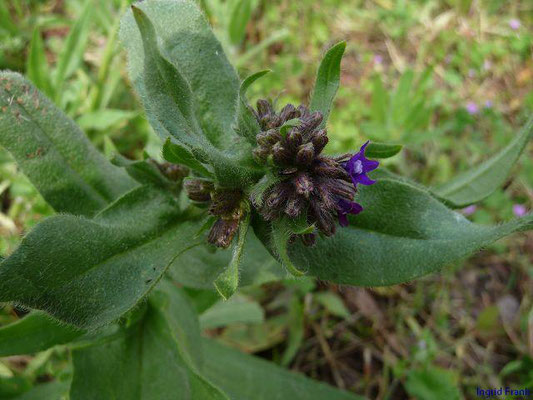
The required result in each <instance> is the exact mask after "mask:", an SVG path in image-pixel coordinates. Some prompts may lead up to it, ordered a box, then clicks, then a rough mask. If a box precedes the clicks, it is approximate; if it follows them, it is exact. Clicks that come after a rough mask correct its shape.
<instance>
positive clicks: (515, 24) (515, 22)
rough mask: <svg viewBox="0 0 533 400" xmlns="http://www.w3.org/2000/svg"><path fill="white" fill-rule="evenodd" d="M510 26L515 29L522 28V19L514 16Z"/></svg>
mask: <svg viewBox="0 0 533 400" xmlns="http://www.w3.org/2000/svg"><path fill="white" fill-rule="evenodd" d="M509 26H510V27H511V29H512V30H513V31H517V30H518V29H520V27H521V26H522V24H521V23H520V20H518V19H516V18H513V19H511V20H510V21H509Z"/></svg>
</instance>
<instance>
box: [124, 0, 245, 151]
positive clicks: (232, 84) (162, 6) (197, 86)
mask: <svg viewBox="0 0 533 400" xmlns="http://www.w3.org/2000/svg"><path fill="white" fill-rule="evenodd" d="M136 6H137V7H138V8H139V9H141V10H142V11H144V13H145V14H146V15H147V16H148V18H149V19H150V21H152V23H153V24H154V27H155V31H156V32H157V35H158V37H159V38H160V40H161V45H162V53H163V54H165V56H167V57H168V60H169V61H170V62H171V63H172V64H173V65H174V66H175V67H176V68H178V69H179V72H180V73H181V75H183V77H184V78H185V79H186V80H187V82H188V83H189V85H190V87H191V90H192V93H193V97H194V103H195V114H196V117H197V119H198V120H199V121H200V125H201V127H202V129H203V130H204V132H205V134H206V135H207V136H208V139H209V141H210V142H211V143H213V144H214V145H216V146H218V147H226V146H228V145H229V144H230V143H231V142H232V136H233V135H232V134H231V133H232V132H233V130H232V128H231V126H232V124H233V121H234V117H235V106H236V104H237V96H238V90H239V79H238V77H237V74H236V73H235V71H234V69H233V67H232V66H231V65H230V63H229V62H228V60H227V58H226V56H225V54H224V51H223V50H222V46H221V45H220V43H219V42H218V41H217V40H216V38H215V36H214V35H213V33H212V32H211V29H210V27H209V25H208V23H207V22H206V21H205V19H204V17H203V15H202V13H201V11H200V10H199V9H198V7H197V6H196V4H195V3H194V2H191V1H186V0H178V1H175V0H162V1H150V2H143V3H137V5H136ZM120 37H121V40H122V43H123V44H124V46H125V47H126V50H127V52H128V59H129V72H130V79H131V80H132V82H133V84H134V86H135V88H136V90H137V92H138V93H139V95H140V96H141V99H142V100H143V103H144V104H145V106H146V103H147V101H146V100H147V92H146V90H147V87H146V85H147V82H145V80H144V79H145V78H144V76H143V69H144V51H143V44H142V39H141V35H140V33H139V30H138V28H137V25H136V24H135V21H134V18H133V15H132V13H131V12H128V13H127V14H126V16H125V17H124V18H123V20H122V24H121V30H120ZM149 114H150V113H149ZM150 122H151V123H152V126H154V129H155V130H156V131H157V130H158V123H157V121H153V119H151V121H150ZM154 122H155V125H154ZM159 125H160V124H159ZM163 136H164V135H163Z"/></svg>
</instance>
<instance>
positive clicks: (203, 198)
mask: <svg viewBox="0 0 533 400" xmlns="http://www.w3.org/2000/svg"><path fill="white" fill-rule="evenodd" d="M184 187H185V191H186V192H187V196H188V197H189V199H191V200H192V201H198V202H207V201H210V200H211V192H212V191H213V190H214V189H215V186H214V185H213V182H210V181H206V180H204V179H189V180H187V181H185V183H184Z"/></svg>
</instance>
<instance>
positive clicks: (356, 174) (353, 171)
mask: <svg viewBox="0 0 533 400" xmlns="http://www.w3.org/2000/svg"><path fill="white" fill-rule="evenodd" d="M368 143H369V142H368V141H367V142H366V143H365V144H363V145H362V146H361V149H360V150H359V152H357V153H355V154H354V155H353V156H352V157H351V158H350V159H349V160H348V161H346V162H345V163H343V165H342V166H343V167H344V169H345V170H346V172H348V175H350V178H351V180H352V183H353V186H354V187H355V188H357V185H358V184H359V183H360V184H361V185H372V184H374V183H376V181H375V180H372V179H370V178H369V177H368V175H367V173H368V172H370V171H373V170H375V169H376V168H377V167H378V166H379V162H378V161H374V160H369V159H367V158H366V157H365V149H366V146H368ZM361 211H363V207H362V206H361V205H360V204H358V203H356V202H354V201H348V200H346V199H343V198H339V199H338V200H337V212H338V215H339V223H340V225H341V226H348V217H347V215H348V214H359V213H360V212H361Z"/></svg>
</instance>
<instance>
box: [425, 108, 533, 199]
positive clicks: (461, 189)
mask: <svg viewBox="0 0 533 400" xmlns="http://www.w3.org/2000/svg"><path fill="white" fill-rule="evenodd" d="M532 137H533V117H532V118H530V119H529V121H528V122H527V123H526V125H525V126H524V127H523V128H522V130H521V131H520V133H519V134H518V135H517V136H516V137H515V138H514V139H513V140H512V141H511V143H509V144H508V145H507V146H506V147H505V148H504V149H502V150H501V151H500V152H499V153H498V154H496V155H494V156H493V157H491V158H489V159H488V160H486V161H485V162H483V163H481V164H479V165H478V166H476V167H474V168H472V169H470V170H468V171H465V172H463V173H462V174H459V175H457V176H456V177H455V178H453V179H452V180H451V181H449V182H447V183H445V184H443V185H441V186H438V187H437V188H435V189H433V191H434V192H435V194H437V195H438V196H439V197H441V198H442V199H443V200H444V201H445V202H446V203H447V204H449V205H450V206H451V207H454V208H461V207H464V206H467V205H469V204H473V203H477V202H478V201H481V200H483V199H484V198H486V197H488V196H489V195H490V194H491V193H492V192H494V191H495V190H496V189H497V188H499V187H500V186H501V185H503V183H504V182H505V180H506V179H507V177H508V176H509V172H510V171H511V168H512V167H513V166H514V164H515V163H516V162H517V161H518V158H519V157H520V155H521V154H522V152H523V151H524V149H525V147H526V145H527V144H528V142H529V141H530V140H531V138H532Z"/></svg>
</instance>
